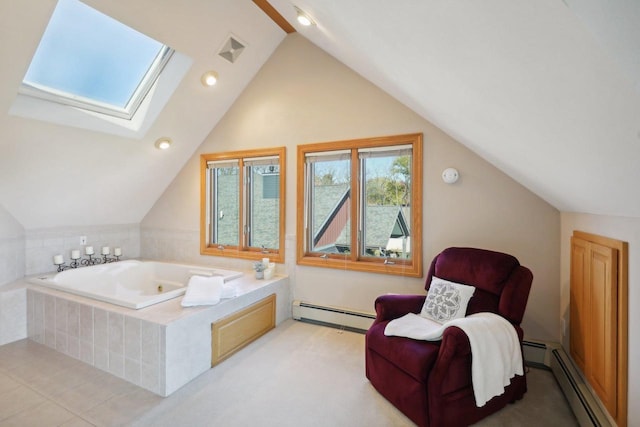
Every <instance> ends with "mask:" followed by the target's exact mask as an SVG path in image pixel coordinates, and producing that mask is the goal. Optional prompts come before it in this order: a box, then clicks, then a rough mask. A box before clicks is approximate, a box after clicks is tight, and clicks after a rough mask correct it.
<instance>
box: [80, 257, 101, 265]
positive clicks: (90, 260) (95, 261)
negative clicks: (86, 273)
mask: <svg viewBox="0 0 640 427" xmlns="http://www.w3.org/2000/svg"><path fill="white" fill-rule="evenodd" d="M87 256H88V257H89V258H84V259H82V261H80V264H82V265H83V266H85V267H86V266H89V265H96V264H102V260H101V259H100V258H94V257H93V254H89V255H87Z"/></svg>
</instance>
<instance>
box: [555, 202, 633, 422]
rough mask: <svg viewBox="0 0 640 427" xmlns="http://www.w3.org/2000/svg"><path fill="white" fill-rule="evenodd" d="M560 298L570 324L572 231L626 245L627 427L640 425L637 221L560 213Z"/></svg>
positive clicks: (565, 345) (566, 338)
mask: <svg viewBox="0 0 640 427" xmlns="http://www.w3.org/2000/svg"><path fill="white" fill-rule="evenodd" d="M561 226H562V234H561V236H562V237H561V247H562V249H561V297H560V315H561V316H562V317H563V318H564V319H565V320H566V321H567V328H568V325H569V295H570V286H569V280H570V275H569V268H570V261H571V258H570V257H571V241H570V238H571V235H572V234H573V231H574V230H579V231H585V232H587V233H592V234H598V235H601V236H605V237H610V238H613V239H617V240H622V241H625V242H628V243H629V278H628V279H629V283H628V285H629V300H628V310H629V313H628V314H629V331H628V332H629V336H628V339H629V354H628V360H629V394H628V399H629V413H628V425H629V426H638V425H640V407H638V405H634V404H633V403H634V402H637V401H638V399H640V363H638V361H640V333H639V331H638V329H639V328H638V325H639V324H640V310H638V309H637V308H636V304H635V303H636V302H637V303H639V304H640V290H639V289H638V288H637V286H638V281H639V280H640V277H636V276H637V273H636V270H640V218H626V217H614V216H600V215H588V214H580V213H564V212H563V213H562V214H561ZM563 345H564V347H565V348H566V349H567V351H568V349H569V344H568V336H565V337H563Z"/></svg>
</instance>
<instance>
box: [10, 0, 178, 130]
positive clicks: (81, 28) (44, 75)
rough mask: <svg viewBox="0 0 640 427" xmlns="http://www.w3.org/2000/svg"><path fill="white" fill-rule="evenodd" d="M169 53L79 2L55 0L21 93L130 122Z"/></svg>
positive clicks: (160, 45) (146, 37)
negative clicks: (56, 1) (54, 7)
mask: <svg viewBox="0 0 640 427" xmlns="http://www.w3.org/2000/svg"><path fill="white" fill-rule="evenodd" d="M172 54H173V49H171V48H169V47H168V46H165V45H163V44H162V43H160V42H158V41H156V40H153V39H152V38H150V37H148V36H146V35H144V34H142V33H139V32H137V31H135V30H133V29H132V28H129V27H127V26H126V25H124V24H122V23H120V22H118V21H116V20H115V19H113V18H111V17H109V16H107V15H104V14H102V13H100V12H98V11H96V10H95V9H92V8H90V7H89V6H87V5H85V4H83V3H81V2H79V1H77V0H59V1H58V5H57V6H56V9H55V11H54V12H53V15H52V16H51V20H50V21H49V24H48V26H47V28H46V30H45V32H44V35H43V37H42V40H41V41H40V44H39V45H38V48H37V50H36V53H35V55H34V57H33V59H32V61H31V65H30V66H29V69H28V71H27V74H26V75H25V77H24V79H23V82H22V83H23V84H22V87H21V93H23V94H25V95H29V96H35V97H38V98H42V99H45V100H49V101H54V102H58V103H62V104H66V105H71V106H74V107H79V108H82V109H86V110H90V111H94V112H98V113H103V114H107V115H110V116H114V117H119V118H124V119H131V118H132V116H133V115H134V114H135V112H136V110H137V109H138V107H139V106H140V104H141V102H142V101H143V100H144V98H145V96H146V95H147V93H148V92H149V90H150V89H151V87H152V86H153V84H154V82H155V81H156V79H157V78H158V76H159V75H160V73H161V72H162V69H163V68H164V66H165V65H166V64H167V62H168V61H169V59H170V58H171V55H172Z"/></svg>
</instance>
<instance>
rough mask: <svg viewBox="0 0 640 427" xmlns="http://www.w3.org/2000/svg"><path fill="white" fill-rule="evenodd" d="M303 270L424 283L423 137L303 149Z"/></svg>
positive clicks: (300, 234)
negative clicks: (381, 275) (336, 270)
mask: <svg viewBox="0 0 640 427" xmlns="http://www.w3.org/2000/svg"><path fill="white" fill-rule="evenodd" d="M298 200H299V201H304V208H303V209H299V210H298V218H297V239H298V241H297V247H298V264H301V265H312V266H317V267H329V268H340V269H349V270H357V271H368V272H376V273H387V274H398V275H406V276H411V277H421V276H422V248H421V243H422V230H421V224H422V134H410V135H399V136H390V137H381V138H371V139H361V140H351V141H340V142H328V143H319V144H309V145H300V146H298Z"/></svg>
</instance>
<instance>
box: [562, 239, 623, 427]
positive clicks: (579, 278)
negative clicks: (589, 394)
mask: <svg viewBox="0 0 640 427" xmlns="http://www.w3.org/2000/svg"><path fill="white" fill-rule="evenodd" d="M627 260H628V246H627V243H626V242H621V241H619V240H614V239H610V238H607V237H602V236H597V235H593V234H588V233H583V232H579V231H575V232H574V235H573V237H572V238H571V266H570V280H571V285H570V286H571V293H570V296H571V302H570V306H569V316H570V322H571V323H570V327H571V330H570V333H571V336H570V340H569V344H570V354H571V357H572V358H573V360H574V362H575V363H576V365H577V366H578V368H579V369H580V370H581V371H582V373H583V374H584V376H585V378H586V380H587V381H588V383H589V384H590V385H591V388H592V389H593V391H594V392H595V393H596V394H597V396H598V398H599V399H600V401H601V402H602V404H603V406H604V407H605V408H606V409H607V411H608V412H609V414H610V415H611V416H612V417H613V418H614V419H615V420H616V422H617V424H618V426H620V427H623V426H626V417H627V384H628V379H627V372H628V371H627V367H628V362H627V352H628V344H627V342H628V338H627V310H628V309H627V269H628V261H627Z"/></svg>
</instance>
